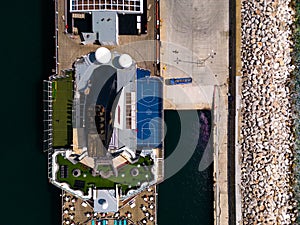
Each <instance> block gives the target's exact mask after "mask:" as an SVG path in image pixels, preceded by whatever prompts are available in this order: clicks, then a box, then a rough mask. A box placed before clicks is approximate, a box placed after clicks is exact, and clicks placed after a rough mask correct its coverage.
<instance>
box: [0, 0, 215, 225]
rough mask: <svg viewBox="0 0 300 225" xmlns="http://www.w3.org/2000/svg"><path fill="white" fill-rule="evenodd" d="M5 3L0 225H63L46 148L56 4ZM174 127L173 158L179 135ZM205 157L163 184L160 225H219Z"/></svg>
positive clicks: (19, 0)
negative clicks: (45, 103)
mask: <svg viewBox="0 0 300 225" xmlns="http://www.w3.org/2000/svg"><path fill="white" fill-rule="evenodd" d="M8 3H9V4H8ZM1 4H2V7H1V8H2V9H5V10H3V11H2V23H1V25H2V33H1V34H2V35H1V40H2V42H1V53H2V55H3V56H2V57H1V59H2V60H1V69H2V71H1V72H2V73H1V78H2V79H1V84H2V86H1V93H2V95H1V96H2V106H1V115H2V121H1V123H2V126H1V127H2V131H1V144H2V145H1V157H0V160H1V164H0V165H1V185H0V187H1V213H0V215H1V220H0V225H17V224H23V225H56V224H60V215H61V208H60V207H61V205H60V197H59V194H60V191H59V190H58V189H56V188H54V187H53V186H51V185H49V183H48V180H47V165H46V160H47V159H46V155H45V154H43V153H42V145H41V142H42V124H41V121H42V117H41V115H42V106H41V102H42V80H43V79H46V78H47V77H48V75H49V74H50V73H51V69H52V68H53V59H52V56H53V53H54V52H53V50H54V42H53V29H54V28H53V21H54V19H53V1H52V0H43V1H40V0H31V1H23V0H17V1H14V2H7V1H6V2H3V3H1ZM11 9H13V10H11ZM166 118H167V123H170V122H171V121H174V117H173V115H172V112H167V113H166ZM172 124H173V125H174V129H173V131H172V132H168V134H167V139H168V138H169V141H168V143H169V145H168V147H167V149H166V151H167V154H170V153H171V152H172V143H173V139H174V140H175V139H176V136H177V135H178V133H176V126H177V125H176V123H172ZM169 126H170V127H171V125H169ZM174 143H175V142H174ZM202 150H203V148H201V147H199V150H197V151H196V152H195V154H194V155H193V158H192V160H190V162H189V163H188V164H187V165H186V166H185V167H184V168H183V169H182V170H181V171H180V172H179V173H177V174H176V175H175V176H174V177H172V178H170V179H168V180H167V181H165V182H164V183H163V184H161V185H160V187H159V212H158V213H159V221H158V222H159V224H160V225H170V224H172V225H177V224H178V225H179V224H180V225H182V224H185V225H201V224H211V221H212V212H213V211H212V179H211V177H212V167H210V168H209V169H208V170H206V171H204V172H201V173H199V172H197V166H198V164H199V159H200V156H201V154H202ZM174 187H176V188H174ZM174 196H177V197H174Z"/></svg>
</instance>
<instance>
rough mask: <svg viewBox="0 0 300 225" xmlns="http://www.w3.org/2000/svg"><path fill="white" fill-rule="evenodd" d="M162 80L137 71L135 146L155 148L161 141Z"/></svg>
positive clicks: (148, 72)
mask: <svg viewBox="0 0 300 225" xmlns="http://www.w3.org/2000/svg"><path fill="white" fill-rule="evenodd" d="M162 90H163V86H162V80H161V79H160V78H158V77H150V71H147V70H141V69H138V70H137V146H138V148H145V147H147V148H155V147H159V146H160V145H161V141H162V140H161V139H162V110H163V107H162Z"/></svg>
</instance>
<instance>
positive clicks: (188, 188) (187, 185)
mask: <svg viewBox="0 0 300 225" xmlns="http://www.w3.org/2000/svg"><path fill="white" fill-rule="evenodd" d="M181 112H183V111H181ZM200 113H203V115H205V117H206V118H208V120H210V112H209V111H203V112H199V111H198V114H200ZM193 114H195V112H193V111H184V113H182V116H181V118H180V117H179V116H178V113H177V112H176V111H173V110H172V111H165V123H166V127H167V134H166V137H165V158H167V157H168V156H169V155H171V154H172V152H173V151H174V149H175V148H176V146H177V142H178V140H179V138H180V135H182V132H185V135H186V136H187V139H190V140H186V144H185V145H186V146H185V148H182V149H180V151H183V152H184V151H189V148H192V147H193V146H190V145H191V144H190V143H191V142H192V140H191V139H194V138H198V137H195V135H194V133H195V129H197V127H198V128H199V129H200V127H201V126H202V127H201V129H200V132H199V134H200V135H199V140H198V145H197V148H196V149H195V151H194V153H193V155H192V157H191V159H190V160H189V161H188V162H187V164H185V166H184V167H183V168H182V169H181V170H180V171H179V172H178V173H176V174H175V175H174V176H172V177H171V178H169V179H167V180H165V181H164V182H163V183H162V184H160V185H159V192H158V194H159V196H158V224H160V225H210V224H213V164H211V165H210V166H209V167H208V168H207V169H205V170H204V171H201V172H199V171H198V166H199V162H200V160H201V157H202V154H203V151H204V149H205V147H206V144H207V138H208V134H207V130H210V123H209V124H208V127H207V125H205V124H203V123H202V121H201V120H199V122H200V124H197V123H195V121H193V120H189V121H188V122H187V123H188V124H187V127H188V128H189V129H185V130H184V131H181V130H182V129H181V126H180V123H181V121H182V117H185V118H189V117H190V118H192V117H193ZM180 119H181V121H180ZM184 121H186V119H184ZM205 128H207V129H205ZM196 133H197V132H196ZM165 170H166V168H165Z"/></svg>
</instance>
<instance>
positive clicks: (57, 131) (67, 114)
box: [52, 76, 73, 148]
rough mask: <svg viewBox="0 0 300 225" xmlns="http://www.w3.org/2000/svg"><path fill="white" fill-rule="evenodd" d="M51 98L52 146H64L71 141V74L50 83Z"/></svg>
mask: <svg viewBox="0 0 300 225" xmlns="http://www.w3.org/2000/svg"><path fill="white" fill-rule="evenodd" d="M53 87H54V90H53V94H52V98H53V116H52V123H53V147H54V148H57V147H66V146H70V144H71V143H72V138H73V137H72V102H73V82H72V76H70V77H68V78H62V79H57V80H56V81H55V83H52V88H53Z"/></svg>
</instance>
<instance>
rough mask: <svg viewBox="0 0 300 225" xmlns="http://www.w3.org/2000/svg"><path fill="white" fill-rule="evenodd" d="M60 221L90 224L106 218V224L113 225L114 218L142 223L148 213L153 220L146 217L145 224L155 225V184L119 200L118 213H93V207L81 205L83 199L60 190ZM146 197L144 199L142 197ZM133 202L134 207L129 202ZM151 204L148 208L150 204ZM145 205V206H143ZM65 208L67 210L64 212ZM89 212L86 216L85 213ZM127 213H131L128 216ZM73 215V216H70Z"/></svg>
mask: <svg viewBox="0 0 300 225" xmlns="http://www.w3.org/2000/svg"><path fill="white" fill-rule="evenodd" d="M61 197H62V221H63V223H62V224H63V225H65V224H66V221H70V224H71V223H72V222H74V223H75V224H85V225H86V224H91V221H92V220H95V221H99V220H104V219H105V220H107V221H108V225H114V220H119V219H126V220H127V221H128V223H127V224H130V223H133V224H139V223H140V224H142V222H141V221H142V220H143V219H144V218H146V215H145V214H146V213H149V216H150V215H151V216H153V218H154V219H153V221H150V220H149V216H148V219H147V223H146V224H145V225H156V224H157V221H156V219H157V217H156V215H157V190H156V186H151V187H150V189H147V190H146V191H143V192H141V193H140V194H138V195H136V196H134V197H133V198H131V199H130V200H127V201H120V202H119V205H120V210H119V212H118V213H119V214H118V215H117V214H114V213H106V214H105V215H103V214H101V213H94V212H93V208H92V207H91V206H90V205H89V204H87V207H84V206H82V203H83V201H82V200H81V199H79V198H75V197H74V196H72V195H70V194H68V193H66V192H64V191H63V192H62V195H61ZM150 197H153V200H150ZM144 198H146V200H145V199H144ZM131 202H134V205H135V206H134V207H132V206H133V205H131V204H130V203H131ZM151 205H152V206H153V207H152V208H150V206H151ZM143 207H145V208H143ZM66 210H67V211H68V212H66ZM88 213H89V214H90V216H89V217H88V216H87V214H88ZM128 213H130V214H131V215H130V216H128ZM72 216H73V217H72Z"/></svg>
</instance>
